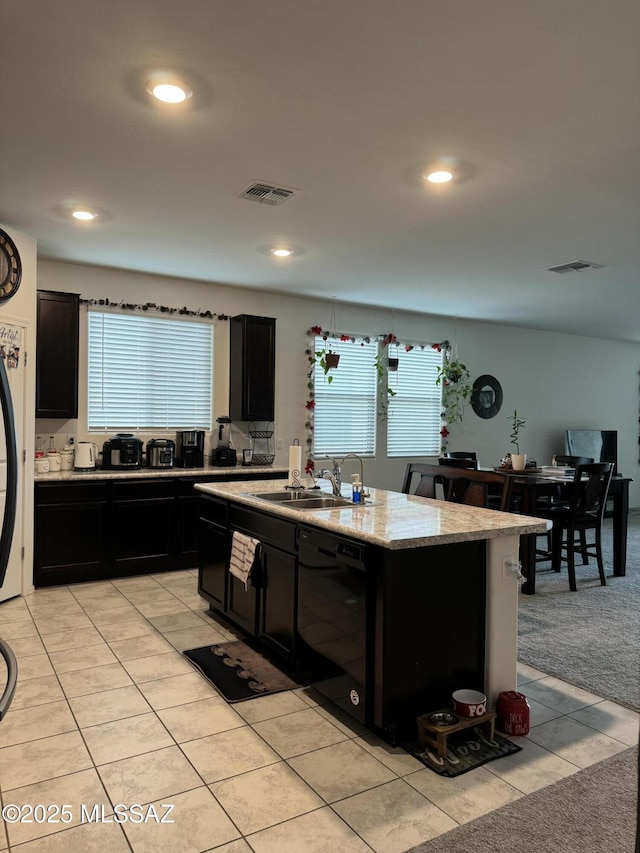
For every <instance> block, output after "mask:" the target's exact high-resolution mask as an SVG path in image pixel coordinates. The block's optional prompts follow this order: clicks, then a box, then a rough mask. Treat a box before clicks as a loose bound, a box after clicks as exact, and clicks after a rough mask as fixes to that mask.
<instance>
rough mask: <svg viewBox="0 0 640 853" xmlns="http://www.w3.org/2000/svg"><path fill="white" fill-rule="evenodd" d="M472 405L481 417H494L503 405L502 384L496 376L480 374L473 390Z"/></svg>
mask: <svg viewBox="0 0 640 853" xmlns="http://www.w3.org/2000/svg"><path fill="white" fill-rule="evenodd" d="M471 406H472V408H473V411H474V412H475V413H476V415H477V416H478V417H479V418H493V417H495V416H496V415H497V414H498V412H499V411H500V408H501V407H502V386H501V385H500V383H499V382H498V380H497V379H496V378H495V376H489V375H488V374H484V375H483V376H478V378H477V379H476V381H475V382H474V383H473V389H472V391H471Z"/></svg>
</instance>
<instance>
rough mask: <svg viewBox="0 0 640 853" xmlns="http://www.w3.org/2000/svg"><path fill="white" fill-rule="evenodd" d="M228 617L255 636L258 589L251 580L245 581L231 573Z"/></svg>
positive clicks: (228, 592)
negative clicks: (245, 584) (246, 582)
mask: <svg viewBox="0 0 640 853" xmlns="http://www.w3.org/2000/svg"><path fill="white" fill-rule="evenodd" d="M227 590H228V591H227V608H226V613H225V615H226V617H227V619H230V620H231V621H232V622H233V623H234V624H236V625H237V626H238V627H239V628H242V630H243V631H245V632H246V633H247V634H249V635H250V636H252V637H255V635H256V631H257V627H258V603H259V598H258V590H257V588H256V587H255V586H253V584H252V583H251V582H249V583H248V584H247V587H246V589H245V586H244V583H243V582H242V581H241V580H239V579H238V578H236V577H234V576H233V575H229V583H228V587H227Z"/></svg>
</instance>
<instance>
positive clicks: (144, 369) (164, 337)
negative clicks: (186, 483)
mask: <svg viewBox="0 0 640 853" xmlns="http://www.w3.org/2000/svg"><path fill="white" fill-rule="evenodd" d="M88 325H89V358H88V361H89V376H88V398H89V401H88V403H89V404H88V408H89V411H88V426H89V429H90V430H100V429H125V428H126V429H129V430H140V429H150V430H154V429H158V430H166V429H177V428H186V429H193V428H196V427H197V428H200V429H211V405H212V394H213V369H212V368H213V326H211V325H210V324H208V323H198V322H194V321H191V320H175V319H165V318H161V317H148V316H146V315H138V314H132V315H129V314H126V315H122V314H110V313H106V312H99V311H89V324H88Z"/></svg>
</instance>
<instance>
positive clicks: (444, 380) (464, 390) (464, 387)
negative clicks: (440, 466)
mask: <svg viewBox="0 0 640 853" xmlns="http://www.w3.org/2000/svg"><path fill="white" fill-rule="evenodd" d="M441 346H444V347H446V349H445V356H444V361H443V362H442V366H441V367H439V368H438V376H437V378H436V385H440V386H441V387H442V412H441V417H442V429H441V430H440V435H441V436H442V447H441V451H442V453H444V452H445V451H446V449H447V436H448V435H449V430H448V429H447V427H448V426H449V425H451V424H456V423H461V421H462V418H463V416H464V410H465V407H466V405H467V403H468V402H469V400H470V399H471V392H472V390H473V386H472V384H471V375H470V373H469V370H468V369H467V366H466V364H464V363H463V362H462V361H460V359H459V358H458V356H457V354H456V355H454V354H453V353H452V352H451V350H450V349H449V346H448V344H447V342H446V341H445V342H444V343H443V344H436V345H434V348H436V349H437V348H439V347H441Z"/></svg>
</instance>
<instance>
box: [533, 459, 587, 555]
mask: <svg viewBox="0 0 640 853" xmlns="http://www.w3.org/2000/svg"><path fill="white" fill-rule="evenodd" d="M555 460H556V465H557V466H559V467H560V468H562V467H564V466H566V467H569V468H575V467H576V466H577V465H589V464H591V463H592V462H593V461H594V459H593V458H592V457H591V456H566V455H556V457H555ZM572 488H573V484H572V483H558V485H557V486H556V488H555V491H554V492H553V493H552V494H548V495H543V496H541V497H539V498H538V500H537V501H536V513H537V512H538V510H539V509H541V510H542V511H543V512H544V511H545V510H548V509H550V508H551V507H552V506H558V505H559V504H561V505H565V506H568V504H569V501H570V500H571V490H572ZM539 535H540V536H546V539H547V542H546V548H536V563H541V562H546V561H547V560H550V559H551V556H552V544H551V531H550V530H547V532H546V533H540V534H539ZM581 538H582V542H583V547H582V551H583V558H582V562H583V565H586V564H587V563H588V562H589V560H588V558H587V555H586V554H585V552H586V550H587V544H586V539H585V533H584V531H582V534H581Z"/></svg>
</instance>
